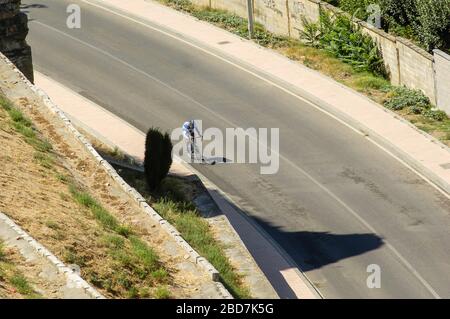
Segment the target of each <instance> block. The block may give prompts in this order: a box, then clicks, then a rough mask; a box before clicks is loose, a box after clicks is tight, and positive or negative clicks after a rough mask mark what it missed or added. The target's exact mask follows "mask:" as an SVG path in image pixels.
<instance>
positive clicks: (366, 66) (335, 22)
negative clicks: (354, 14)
mask: <svg viewBox="0 0 450 319" xmlns="http://www.w3.org/2000/svg"><path fill="white" fill-rule="evenodd" d="M303 25H304V26H305V30H304V31H303V32H302V33H301V37H302V38H304V39H305V40H306V42H307V43H308V44H310V45H313V46H315V47H319V48H321V49H324V50H325V51H327V52H329V53H331V54H332V55H333V56H335V57H337V58H338V59H340V60H342V61H343V62H345V63H348V64H350V65H352V66H353V67H354V68H355V69H356V70H357V71H368V72H372V73H374V74H377V75H382V76H385V75H386V71H385V69H384V63H383V58H382V55H381V52H380V50H379V49H378V46H377V45H376V43H375V42H374V41H373V40H372V38H371V37H370V36H368V35H365V34H363V33H362V32H361V30H360V29H359V26H358V25H355V24H354V23H353V22H352V21H351V19H350V18H349V17H347V16H345V15H335V16H331V15H330V14H328V13H326V12H324V11H322V12H321V15H320V20H319V22H318V23H314V22H310V21H307V20H306V19H305V18H303Z"/></svg>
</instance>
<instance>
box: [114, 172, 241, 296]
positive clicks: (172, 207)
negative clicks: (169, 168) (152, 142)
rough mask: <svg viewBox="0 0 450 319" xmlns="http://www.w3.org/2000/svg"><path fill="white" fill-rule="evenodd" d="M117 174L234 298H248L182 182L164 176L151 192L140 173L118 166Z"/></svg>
mask: <svg viewBox="0 0 450 319" xmlns="http://www.w3.org/2000/svg"><path fill="white" fill-rule="evenodd" d="M119 174H120V175H121V176H122V177H123V178H124V179H125V181H126V182H127V183H129V184H130V186H132V187H134V188H135V189H136V190H137V191H138V192H139V193H140V194H142V196H144V198H145V199H146V200H147V202H148V203H149V204H150V205H151V206H152V207H153V208H154V209H155V210H156V211H157V212H158V213H159V214H160V215H161V216H162V217H163V218H164V219H166V220H167V221H169V222H170V223H171V224H172V225H173V226H174V227H175V228H176V229H177V230H178V231H179V232H180V234H181V235H182V236H183V238H184V239H185V240H186V241H187V242H188V243H189V244H190V245H192V247H193V248H194V249H195V250H196V251H197V252H198V253H199V254H200V255H202V256H203V257H205V258H206V259H207V260H208V261H209V262H210V263H211V264H212V265H213V266H214V267H216V269H217V270H218V271H219V273H220V279H221V281H222V283H223V284H224V285H225V287H226V288H227V289H228V290H229V291H230V292H231V293H232V294H233V296H234V297H235V298H250V293H249V290H248V288H247V287H246V286H245V285H244V284H243V282H242V278H241V276H240V275H239V273H238V271H237V270H236V269H234V268H233V267H232V265H231V264H230V261H229V260H228V258H227V257H226V255H225V252H224V246H223V245H222V244H221V243H220V242H218V241H217V240H215V239H214V236H213V234H212V231H211V229H210V228H209V225H208V223H207V222H206V221H205V220H204V218H202V216H201V215H200V214H199V212H198V211H197V209H196V207H195V205H194V204H193V203H192V202H191V201H190V200H189V199H188V198H187V197H186V195H185V191H184V187H185V185H183V183H184V182H183V181H182V180H181V179H178V178H174V177H167V178H166V179H165V180H163V183H162V186H161V187H160V189H159V190H158V191H156V192H153V193H151V192H150V191H149V190H148V188H147V186H146V182H145V177H144V174H142V173H138V172H134V171H131V170H127V169H121V170H120V171H119Z"/></svg>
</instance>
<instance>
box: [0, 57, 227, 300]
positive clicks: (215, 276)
mask: <svg viewBox="0 0 450 319" xmlns="http://www.w3.org/2000/svg"><path fill="white" fill-rule="evenodd" d="M0 58H1V59H2V60H3V61H4V62H5V63H6V64H7V65H9V66H10V67H11V68H12V69H13V70H14V72H16V73H17V74H18V75H19V77H20V78H21V79H22V80H23V81H24V82H25V84H27V85H28V86H29V88H30V89H31V90H32V91H33V92H35V93H36V94H37V95H39V96H40V97H41V99H42V101H43V102H44V105H45V106H46V107H47V108H48V109H49V110H50V111H51V112H52V113H54V114H56V115H57V116H58V117H59V118H60V119H61V120H62V121H63V122H64V124H65V126H66V128H67V129H68V130H69V131H70V132H72V133H73V135H74V136H75V137H76V138H77V139H78V141H79V142H80V143H81V144H82V145H83V146H84V148H85V149H86V150H87V151H88V153H89V154H90V155H91V157H92V158H93V159H94V160H95V161H97V163H98V164H99V165H100V166H101V167H102V168H103V169H104V170H105V172H106V173H107V174H108V175H109V176H110V177H111V178H112V179H113V180H114V181H115V182H116V183H117V184H118V185H119V186H120V188H122V190H123V191H124V192H125V193H127V194H128V196H129V197H130V198H131V199H133V200H134V201H136V202H137V204H138V205H139V207H140V208H141V209H142V210H143V211H144V212H145V213H146V214H147V215H148V216H150V217H151V218H152V219H153V220H155V221H156V222H157V223H159V225H160V226H161V227H162V229H164V231H166V233H167V234H168V235H169V236H171V237H172V238H173V239H174V240H175V242H176V243H177V244H178V245H179V246H180V247H181V248H182V249H183V250H184V251H185V252H186V253H187V254H188V255H189V256H190V260H191V261H192V262H194V263H195V264H196V265H197V266H198V267H199V268H200V269H202V270H203V271H204V272H205V273H206V274H207V275H208V276H209V278H210V279H211V280H212V281H214V282H215V283H216V285H217V287H218V289H219V292H220V293H221V295H222V296H223V298H225V299H232V298H233V297H232V295H231V294H230V292H229V291H228V290H227V289H226V288H225V287H224V286H223V284H222V283H221V282H220V281H219V280H220V275H219V272H218V271H217V269H216V268H215V267H214V266H213V265H212V264H211V263H210V262H209V261H207V260H206V259H205V258H203V257H201V256H200V255H199V254H198V253H197V252H196V251H195V250H194V248H192V247H191V245H189V243H188V242H187V241H186V240H184V238H183V237H181V235H180V233H179V232H178V231H177V230H176V228H175V227H173V226H172V225H171V224H170V223H169V222H168V221H167V220H165V219H164V218H162V217H161V216H160V215H159V214H158V213H157V212H156V211H155V210H154V209H153V208H152V207H150V205H148V204H147V203H146V202H145V199H144V197H142V195H141V194H139V192H138V191H136V189H134V188H133V187H131V186H130V185H128V184H127V183H126V182H125V180H123V178H122V177H120V176H119V174H117V172H116V170H115V169H114V168H113V167H112V166H111V165H110V164H109V163H108V162H107V161H106V160H105V159H103V157H102V156H100V154H99V153H98V152H97V151H96V150H95V149H94V147H93V146H92V145H91V143H89V141H88V140H87V139H86V137H84V135H83V134H81V133H80V132H79V131H78V130H77V129H76V128H75V126H73V124H72V123H71V121H70V120H69V119H68V118H67V117H66V115H65V114H64V112H63V111H61V110H60V109H59V107H58V106H57V105H56V104H55V103H53V102H52V101H51V99H50V97H49V96H48V95H47V94H46V93H45V92H44V91H43V90H42V89H40V88H38V87H36V86H35V85H34V84H32V83H31V82H30V81H29V80H28V79H27V78H26V77H25V76H24V75H23V74H22V72H20V70H19V69H17V67H16V66H15V65H14V64H13V63H12V62H11V61H9V60H8V59H7V58H6V57H5V56H4V55H3V54H2V53H1V52H0ZM55 258H56V257H55Z"/></svg>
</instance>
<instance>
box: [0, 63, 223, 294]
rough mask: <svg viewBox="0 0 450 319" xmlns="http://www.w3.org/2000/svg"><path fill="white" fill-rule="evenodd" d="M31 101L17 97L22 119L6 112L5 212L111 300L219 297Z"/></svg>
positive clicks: (1, 133)
mask: <svg viewBox="0 0 450 319" xmlns="http://www.w3.org/2000/svg"><path fill="white" fill-rule="evenodd" d="M0 75H3V76H4V74H2V73H1V70H0ZM0 80H1V79H0ZM4 83H5V81H4ZM26 94H27V92H26V88H21V87H20V86H19V87H18V88H17V89H16V90H14V92H13V93H12V94H10V96H9V97H10V98H11V99H12V100H13V101H14V105H13V109H15V108H17V110H20V111H19V112H15V111H11V106H7V107H6V108H5V107H3V108H2V107H0V190H1V191H0V211H2V212H3V213H5V214H6V215H8V216H9V217H10V218H12V219H13V220H14V221H15V222H16V223H17V224H18V225H19V226H21V227H22V228H23V229H24V230H25V231H27V232H28V233H29V234H30V235H31V236H32V237H34V238H35V239H36V240H38V241H39V242H40V243H41V244H43V245H44V246H45V247H47V248H48V249H49V250H50V251H51V252H52V253H54V254H55V255H56V256H57V257H58V258H59V259H61V260H63V261H64V262H65V263H67V264H75V265H77V266H79V267H80V270H81V276H82V277H83V278H84V279H85V280H87V281H88V282H89V283H90V284H92V285H93V286H94V287H95V288H97V289H98V290H99V292H101V293H102V294H103V295H105V296H106V297H115V298H127V297H128V298H129V297H131V298H147V297H149V298H153V297H154V298H170V297H172V298H180V297H188V298H189V297H199V298H201V297H214V295H215V291H214V284H213V283H212V282H211V281H210V280H209V279H208V278H207V277H206V275H205V274H204V273H203V272H202V271H200V270H199V269H197V268H196V267H195V266H194V265H193V264H192V263H191V262H189V261H188V260H186V259H185V254H184V252H183V251H182V250H181V249H180V247H179V246H177V245H176V243H175V242H174V240H173V239H172V238H170V237H169V236H168V235H167V234H166V233H165V232H164V231H162V229H161V228H160V227H159V225H158V224H156V223H155V222H154V221H152V220H151V219H150V218H149V217H148V216H147V215H145V213H144V212H142V211H141V210H140V209H139V207H138V206H137V204H136V203H135V202H133V201H132V200H131V199H130V198H129V197H128V196H127V195H126V194H124V193H123V191H122V190H121V189H120V188H119V187H118V186H117V185H115V183H114V182H113V180H112V179H111V178H110V177H109V176H108V175H107V174H106V172H105V171H104V170H103V169H102V168H101V167H100V166H99V165H98V164H97V162H96V161H94V160H93V159H92V158H91V157H90V156H89V155H88V153H87V152H86V150H85V149H84V148H83V146H82V145H81V143H79V142H78V141H77V140H76V139H75V137H74V136H73V135H71V134H72V133H71V132H69V131H68V130H67V129H66V128H65V126H64V124H63V122H62V121H61V120H59V119H57V118H56V116H55V115H53V114H50V112H49V111H48V110H47V109H46V107H45V105H43V103H42V101H40V100H39V99H38V98H37V97H36V98H35V99H32V98H28V96H29V95H28V96H27V95H26ZM24 96H27V97H24ZM3 102H4V103H3V104H8V102H7V101H3ZM21 112H22V113H23V115H20V114H22V113H21ZM28 119H29V120H28Z"/></svg>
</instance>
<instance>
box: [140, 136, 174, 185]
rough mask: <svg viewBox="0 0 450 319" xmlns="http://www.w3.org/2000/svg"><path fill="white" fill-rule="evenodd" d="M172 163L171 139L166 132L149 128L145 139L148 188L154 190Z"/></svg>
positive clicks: (145, 165)
mask: <svg viewBox="0 0 450 319" xmlns="http://www.w3.org/2000/svg"><path fill="white" fill-rule="evenodd" d="M171 165H172V141H171V140H170V136H169V134H168V133H164V134H163V133H161V132H160V131H159V129H157V128H150V129H149V130H148V132H147V137H146V140H145V160H144V168H145V176H146V180H147V185H148V187H149V188H150V190H155V189H156V188H157V187H158V186H159V185H160V184H161V181H162V180H163V179H164V178H165V177H166V176H167V173H168V172H169V169H170V166H171Z"/></svg>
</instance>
